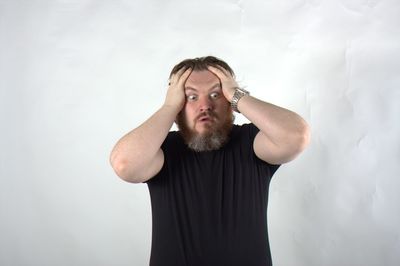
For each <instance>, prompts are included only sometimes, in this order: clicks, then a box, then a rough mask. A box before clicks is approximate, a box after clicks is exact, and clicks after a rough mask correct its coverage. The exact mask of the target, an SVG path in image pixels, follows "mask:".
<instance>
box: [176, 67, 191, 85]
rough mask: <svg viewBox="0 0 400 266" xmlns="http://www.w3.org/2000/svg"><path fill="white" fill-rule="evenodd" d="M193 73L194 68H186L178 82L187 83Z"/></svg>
mask: <svg viewBox="0 0 400 266" xmlns="http://www.w3.org/2000/svg"><path fill="white" fill-rule="evenodd" d="M191 73H192V69H191V68H187V69H186V70H185V72H183V73H182V75H181V76H180V77H179V80H178V83H179V84H180V85H183V84H185V83H186V80H187V79H188V77H189V76H190V74H191Z"/></svg>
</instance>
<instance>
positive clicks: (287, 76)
mask: <svg viewBox="0 0 400 266" xmlns="http://www.w3.org/2000/svg"><path fill="white" fill-rule="evenodd" d="M399 36H400V2H399V1H396V0H380V1H379V0H340V1H339V0H325V1H324V0H294V1H289V0H285V1H283V0H271V1H262V0H239V1H233V0H217V1H212V0H207V1H204V0H203V1H194V0H190V1H183V0H175V1H161V0H160V1H156V0H151V1H149V0H147V1H146V0H138V1H128V0H113V1H111V0H110V1H95V0H85V1H82V0H70V1H67V0H58V1H49V0H48V1H39V0H36V1H28V0H26V1H22V0H19V1H13V0H9V1H7V0H0V126H1V131H0V136H1V137H0V147H1V150H0V156H1V157H0V160H1V161H0V175H1V177H0V218H1V219H0V265H5V266H6V265H7V266H14V265H40V266H45V265H52V266H54V265H57V266H64V265H65V266H71V265H82V266H88V265H93V266H100V265H116V266H117V265H147V264H148V259H149V254H150V244H151V209H150V202H149V195H148V190H147V187H146V185H133V184H129V183H125V182H123V181H121V180H120V179H118V178H117V176H116V175H115V174H114V173H113V171H112V169H111V167H110V166H109V163H108V156H109V152H110V150H111V148H112V147H113V145H114V143H115V142H116V141H117V140H118V139H119V137H121V136H122V135H123V134H124V133H126V132H127V131H129V130H131V129H132V128H134V127H135V126H137V125H138V124H139V123H140V122H142V121H144V120H145V119H146V118H147V117H148V116H149V115H151V114H152V113H153V112H154V111H155V110H156V109H157V108H158V107H159V106H160V105H161V104H162V102H163V100H164V95H165V90H166V84H167V77H168V74H169V71H170V69H171V67H172V66H173V65H174V64H175V63H177V62H178V61H180V60H182V59H185V58H188V57H196V56H204V55H209V54H212V55H215V56H218V57H220V58H222V59H224V60H226V61H227V62H228V63H229V64H231V66H232V67H233V69H234V70H235V71H236V73H237V76H238V79H239V81H240V84H241V85H245V86H247V88H248V89H249V90H250V91H251V92H252V94H253V95H255V96H257V97H259V98H261V99H264V100H266V101H270V102H272V103H274V104H278V105H281V106H284V107H286V108H289V109H291V110H294V111H296V112H298V113H299V114H301V115H302V116H303V117H304V118H305V119H306V120H307V121H308V122H309V123H310V125H311V127H312V143H311V145H310V146H309V148H308V149H307V150H306V152H304V153H303V154H302V155H301V156H300V157H299V158H298V159H296V160H295V161H293V162H291V163H289V164H287V165H285V166H283V167H282V168H281V169H280V170H279V171H278V172H277V174H276V175H275V177H274V179H273V182H272V184H271V195H270V205H269V213H268V215H269V225H270V234H271V236H270V241H271V248H272V253H273V259H274V263H275V265H276V266H325V265H327V266H328V265H332V266H338V265H341V266H375V265H376V266H382V265H390V266H395V265H400V226H399V225H400V207H399V206H400V204H399V203H400V193H399V192H398V191H399V189H400V179H399V172H400V171H399V170H400V166H399V159H400V125H399V115H400V109H399V108H400V107H399V106H400V105H399V100H400V88H399V86H400V78H399V77H400V75H399V74H400V73H399V71H400V37H399ZM237 121H238V122H239V123H242V122H244V121H245V120H244V118H243V117H238V120H237Z"/></svg>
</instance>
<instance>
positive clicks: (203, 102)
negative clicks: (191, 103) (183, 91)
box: [199, 97, 214, 112]
mask: <svg viewBox="0 0 400 266" xmlns="http://www.w3.org/2000/svg"><path fill="white" fill-rule="evenodd" d="M213 108H214V106H213V103H212V101H211V100H210V99H209V98H208V97H202V98H201V99H200V100H199V110H200V112H206V111H211V110H213Z"/></svg>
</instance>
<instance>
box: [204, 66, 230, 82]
mask: <svg viewBox="0 0 400 266" xmlns="http://www.w3.org/2000/svg"><path fill="white" fill-rule="evenodd" d="M207 68H208V70H209V71H211V72H212V73H214V74H215V75H216V76H217V77H218V78H219V79H226V78H227V77H229V76H228V74H227V72H226V70H225V69H223V68H220V67H213V66H208V67H207Z"/></svg>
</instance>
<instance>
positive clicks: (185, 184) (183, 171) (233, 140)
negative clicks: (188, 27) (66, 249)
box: [110, 56, 309, 266]
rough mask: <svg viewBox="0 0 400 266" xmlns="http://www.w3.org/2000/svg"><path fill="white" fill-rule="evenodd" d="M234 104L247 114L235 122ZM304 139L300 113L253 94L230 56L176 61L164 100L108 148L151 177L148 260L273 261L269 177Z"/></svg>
mask: <svg viewBox="0 0 400 266" xmlns="http://www.w3.org/2000/svg"><path fill="white" fill-rule="evenodd" d="M232 110H234V111H236V112H241V113H242V114H243V115H244V116H245V117H246V118H248V119H249V120H250V122H251V123H250V124H245V125H242V126H238V125H233V112H232ZM174 121H175V122H176V123H177V125H178V128H179V131H178V132H176V131H174V132H169V130H170V129H171V126H172V125H173V123H174ZM308 142H309V129H308V125H307V123H306V122H305V121H304V120H303V119H302V118H301V117H300V116H298V115H297V114H295V113H293V112H291V111H289V110H286V109H284V108H281V107H278V106H275V105H272V104H270V103H267V102H263V101H261V100H259V99H257V98H255V97H252V96H250V94H249V93H248V92H247V91H245V90H243V89H241V88H239V86H238V84H237V83H236V81H235V78H234V72H233V71H232V69H231V68H230V67H229V65H227V64H226V63H225V62H224V61H222V60H220V59H218V58H215V57H212V56H207V57H201V58H195V59H187V60H184V61H182V62H181V63H179V64H177V65H176V66H175V67H174V68H173V70H172V72H171V74H170V84H169V88H168V91H167V96H166V99H165V102H164V104H163V105H162V107H161V108H160V109H159V110H158V111H157V112H156V113H154V114H153V115H152V116H151V117H150V118H149V119H148V120H147V121H145V122H144V123H143V124H142V125H140V126H139V127H137V128H136V129H134V130H133V131H131V132H129V133H128V134H127V135H125V136H124V137H122V138H121V139H120V140H119V142H118V143H117V144H116V145H115V147H114V149H113V151H112V153H111V158H110V160H111V164H112V166H113V168H114V169H115V171H116V173H117V175H118V176H120V177H121V178H122V179H123V180H126V181H128V182H133V183H141V182H146V183H147V185H148V187H149V191H150V196H151V203H152V214H153V216H152V218H153V232H152V250H151V258H150V265H174V266H179V265H190V266H192V265H207V266H210V265H218V266H220V265H229V266H231V265H243V266H250V265H257V266H260V265H272V260H271V254H270V248H269V242H268V232H267V201H268V187H269V183H270V179H271V177H272V175H273V174H274V173H275V171H276V170H277V169H278V167H279V165H281V164H283V163H286V162H289V161H290V160H292V159H294V158H295V157H296V156H297V155H298V154H299V153H300V152H301V151H302V150H303V149H304V148H305V147H306V146H307V144H308Z"/></svg>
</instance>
